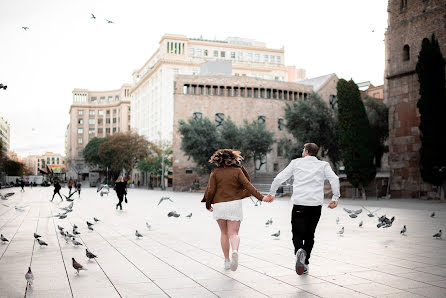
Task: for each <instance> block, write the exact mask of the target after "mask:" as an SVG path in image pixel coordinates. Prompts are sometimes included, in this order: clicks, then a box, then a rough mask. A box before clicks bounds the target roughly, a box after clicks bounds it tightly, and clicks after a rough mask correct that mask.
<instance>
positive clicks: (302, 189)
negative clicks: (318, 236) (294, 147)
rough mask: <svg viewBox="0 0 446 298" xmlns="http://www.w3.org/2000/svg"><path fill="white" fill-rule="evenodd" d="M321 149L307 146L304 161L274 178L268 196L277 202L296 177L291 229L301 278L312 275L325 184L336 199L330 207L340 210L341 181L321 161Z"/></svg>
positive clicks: (314, 145)
mask: <svg viewBox="0 0 446 298" xmlns="http://www.w3.org/2000/svg"><path fill="white" fill-rule="evenodd" d="M318 151H319V147H318V146H317V145H316V144H314V143H307V144H305V145H304V149H303V151H302V158H296V159H294V160H292V161H291V162H290V164H289V165H288V166H287V167H286V168H285V169H284V170H283V171H282V172H280V173H279V174H278V175H277V176H276V178H274V181H273V183H272V184H271V189H270V192H269V194H268V198H269V200H271V201H272V200H274V196H275V194H276V191H277V189H278V188H279V186H280V185H281V184H282V183H283V182H285V181H286V180H288V179H289V178H290V177H291V176H294V182H293V195H292V196H291V202H292V203H293V211H292V213H291V227H292V233H293V244H294V254H295V255H296V272H297V274H299V275H302V274H304V273H307V272H308V265H309V259H310V256H311V250H312V249H313V245H314V232H315V231H316V226H317V224H318V222H319V218H320V217H321V209H322V204H323V203H324V182H325V180H328V181H329V182H330V185H331V191H332V193H333V197H332V199H331V202H330V203H329V204H328V208H331V209H333V208H336V206H337V205H338V199H339V197H340V194H339V193H340V192H339V178H338V176H336V174H335V173H334V172H333V170H332V169H331V167H330V164H329V163H328V162H326V161H320V160H319V159H317V157H316V156H317V153H318Z"/></svg>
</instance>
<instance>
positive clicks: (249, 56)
mask: <svg viewBox="0 0 446 298" xmlns="http://www.w3.org/2000/svg"><path fill="white" fill-rule="evenodd" d="M248 61H252V53H248Z"/></svg>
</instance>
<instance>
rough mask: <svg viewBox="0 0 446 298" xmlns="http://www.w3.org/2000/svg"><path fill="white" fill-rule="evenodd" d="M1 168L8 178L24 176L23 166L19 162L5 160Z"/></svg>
mask: <svg viewBox="0 0 446 298" xmlns="http://www.w3.org/2000/svg"><path fill="white" fill-rule="evenodd" d="M3 168H4V170H5V172H6V175H9V176H23V175H25V165H24V164H23V163H21V162H18V161H15V160H11V159H7V160H5V161H4V163H3Z"/></svg>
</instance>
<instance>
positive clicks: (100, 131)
mask: <svg viewBox="0 0 446 298" xmlns="http://www.w3.org/2000/svg"><path fill="white" fill-rule="evenodd" d="M102 132H103V129H102V127H100V128H98V134H101V135H102Z"/></svg>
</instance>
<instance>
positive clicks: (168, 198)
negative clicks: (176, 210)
mask: <svg viewBox="0 0 446 298" xmlns="http://www.w3.org/2000/svg"><path fill="white" fill-rule="evenodd" d="M165 200H169V201H171V202H172V203H173V201H172V200H171V199H170V197H161V199H160V201H159V202H158V205H157V206H159V205H160V204H161V203H162V202H163V201H165Z"/></svg>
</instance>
